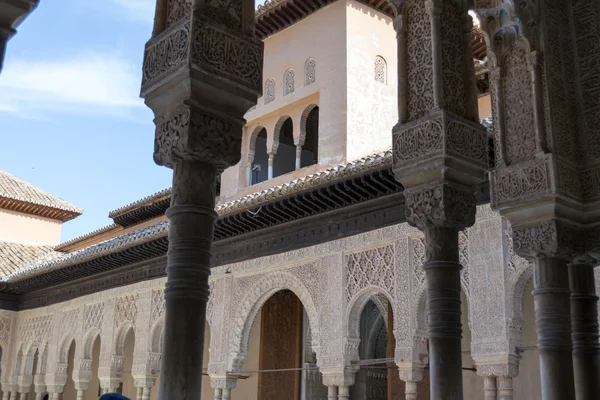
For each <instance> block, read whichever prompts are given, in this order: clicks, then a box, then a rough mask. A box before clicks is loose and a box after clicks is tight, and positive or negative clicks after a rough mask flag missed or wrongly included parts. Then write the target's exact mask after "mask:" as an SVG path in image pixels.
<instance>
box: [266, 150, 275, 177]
mask: <svg viewBox="0 0 600 400" xmlns="http://www.w3.org/2000/svg"><path fill="white" fill-rule="evenodd" d="M274 161H275V154H273V153H269V164H268V171H267V177H268V178H269V179H273V162H274Z"/></svg>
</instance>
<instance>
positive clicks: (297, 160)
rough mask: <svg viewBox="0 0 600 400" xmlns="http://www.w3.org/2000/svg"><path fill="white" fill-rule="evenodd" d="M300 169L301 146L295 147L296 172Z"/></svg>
mask: <svg viewBox="0 0 600 400" xmlns="http://www.w3.org/2000/svg"><path fill="white" fill-rule="evenodd" d="M300 168H302V145H300V144H297V145H296V170H299V169H300Z"/></svg>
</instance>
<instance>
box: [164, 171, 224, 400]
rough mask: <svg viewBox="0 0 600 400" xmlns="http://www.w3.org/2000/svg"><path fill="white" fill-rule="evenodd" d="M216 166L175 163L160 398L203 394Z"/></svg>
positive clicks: (182, 398) (181, 398)
mask: <svg viewBox="0 0 600 400" xmlns="http://www.w3.org/2000/svg"><path fill="white" fill-rule="evenodd" d="M215 179H216V168H215V167H214V166H213V165H210V164H206V163H202V162H195V161H181V162H179V163H177V164H175V165H174V168H173V189H172V190H173V194H172V196H171V207H170V208H169V209H168V210H167V217H168V218H169V222H170V227H169V250H168V253H167V257H168V259H167V268H166V271H167V283H166V287H165V330H164V339H163V340H164V342H163V343H164V344H163V354H162V365H161V376H160V391H159V398H160V399H161V400H175V399H176V400H192V399H193V400H196V399H199V398H200V396H201V394H202V380H201V379H200V377H201V376H202V356H203V349H204V324H205V320H206V302H207V300H208V295H209V286H208V276H209V275H210V257H211V253H210V250H211V245H212V239H213V232H214V222H215V220H216V217H217V215H216V212H215V211H214V208H215Z"/></svg>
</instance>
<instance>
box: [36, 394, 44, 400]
mask: <svg viewBox="0 0 600 400" xmlns="http://www.w3.org/2000/svg"><path fill="white" fill-rule="evenodd" d="M43 398H44V393H41V392H40V393H36V394H35V400H42V399H43Z"/></svg>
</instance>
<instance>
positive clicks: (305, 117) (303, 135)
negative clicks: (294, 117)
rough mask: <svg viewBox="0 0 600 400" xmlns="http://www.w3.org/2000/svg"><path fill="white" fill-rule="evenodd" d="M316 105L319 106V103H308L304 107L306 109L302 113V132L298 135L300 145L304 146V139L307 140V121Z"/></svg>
mask: <svg viewBox="0 0 600 400" xmlns="http://www.w3.org/2000/svg"><path fill="white" fill-rule="evenodd" d="M316 107H319V105H318V104H316V103H312V104H310V105H308V106H307V107H306V108H305V109H304V111H302V115H300V134H299V135H298V139H297V141H298V143H297V144H298V145H300V146H304V141H305V140H306V125H307V121H308V115H309V114H310V112H311V111H312V110H314V109H315V108H316Z"/></svg>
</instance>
